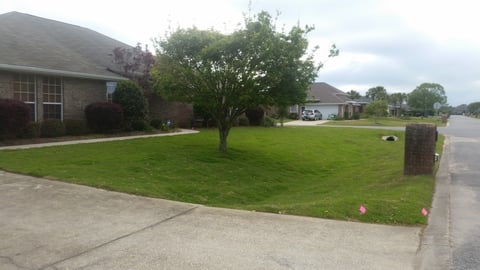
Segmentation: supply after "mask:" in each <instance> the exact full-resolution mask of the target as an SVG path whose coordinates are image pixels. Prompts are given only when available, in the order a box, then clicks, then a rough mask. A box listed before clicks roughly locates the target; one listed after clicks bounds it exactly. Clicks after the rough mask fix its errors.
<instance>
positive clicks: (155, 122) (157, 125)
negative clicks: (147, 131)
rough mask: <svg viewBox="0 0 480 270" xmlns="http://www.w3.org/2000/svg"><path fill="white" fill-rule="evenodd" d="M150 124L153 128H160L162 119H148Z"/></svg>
mask: <svg viewBox="0 0 480 270" xmlns="http://www.w3.org/2000/svg"><path fill="white" fill-rule="evenodd" d="M150 126H152V127H153V128H155V129H161V128H162V120H160V119H158V118H154V119H152V120H151V121H150Z"/></svg>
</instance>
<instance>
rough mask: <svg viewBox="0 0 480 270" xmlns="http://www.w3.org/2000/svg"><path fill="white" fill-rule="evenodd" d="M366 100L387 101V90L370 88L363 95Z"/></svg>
mask: <svg viewBox="0 0 480 270" xmlns="http://www.w3.org/2000/svg"><path fill="white" fill-rule="evenodd" d="M365 96H366V97H367V98H370V99H371V100H372V101H375V100H388V94H387V89H385V87H383V86H377V87H372V88H370V89H368V91H367V93H366V94H365Z"/></svg>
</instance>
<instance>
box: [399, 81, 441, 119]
mask: <svg viewBox="0 0 480 270" xmlns="http://www.w3.org/2000/svg"><path fill="white" fill-rule="evenodd" d="M436 102H438V103H440V104H441V105H447V96H446V95H445V90H444V88H443V86H441V85H440V84H437V83H422V84H421V85H419V86H417V88H415V90H413V91H412V92H411V93H410V94H409V95H408V105H409V106H410V107H411V108H413V109H416V110H419V111H423V116H427V111H433V104H435V103H436Z"/></svg>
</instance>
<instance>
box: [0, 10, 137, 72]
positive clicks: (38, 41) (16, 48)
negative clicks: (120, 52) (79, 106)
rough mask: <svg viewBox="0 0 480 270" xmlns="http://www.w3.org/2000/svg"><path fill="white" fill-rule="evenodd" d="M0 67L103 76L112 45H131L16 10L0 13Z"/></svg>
mask: <svg viewBox="0 0 480 270" xmlns="http://www.w3.org/2000/svg"><path fill="white" fill-rule="evenodd" d="M0 37H1V38H0V69H1V70H11V71H25V72H35V73H47V74H48V73H51V74H58V75H63V76H71V77H83V78H92V79H94V78H96V79H105V80H115V79H117V80H118V79H124V78H123V77H122V76H120V75H118V74H116V73H113V72H111V71H109V70H108V68H114V66H113V63H112V57H111V56H110V54H111V53H112V51H113V49H114V48H115V47H131V46H129V45H127V44H125V43H122V42H120V41H117V40H114V39H112V38H109V37H107V36H105V35H102V34H100V33H98V32H95V31H93V30H90V29H87V28H83V27H80V26H76V25H71V24H67V23H63V22H58V21H54V20H49V19H45V18H40V17H36V16H32V15H28V14H24V13H19V12H9V13H5V14H0Z"/></svg>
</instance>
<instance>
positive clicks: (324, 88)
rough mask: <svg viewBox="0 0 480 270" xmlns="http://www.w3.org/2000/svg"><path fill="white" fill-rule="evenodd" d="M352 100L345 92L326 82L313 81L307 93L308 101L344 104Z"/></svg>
mask: <svg viewBox="0 0 480 270" xmlns="http://www.w3.org/2000/svg"><path fill="white" fill-rule="evenodd" d="M351 101H352V100H351V99H350V98H349V97H348V95H347V94H346V93H345V92H342V91H340V90H339V89H337V88H335V87H333V86H331V85H329V84H327V83H324V82H317V83H312V84H311V85H310V89H309V91H308V95H307V102H308V103H310V102H311V103H327V104H343V103H346V102H351Z"/></svg>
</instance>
